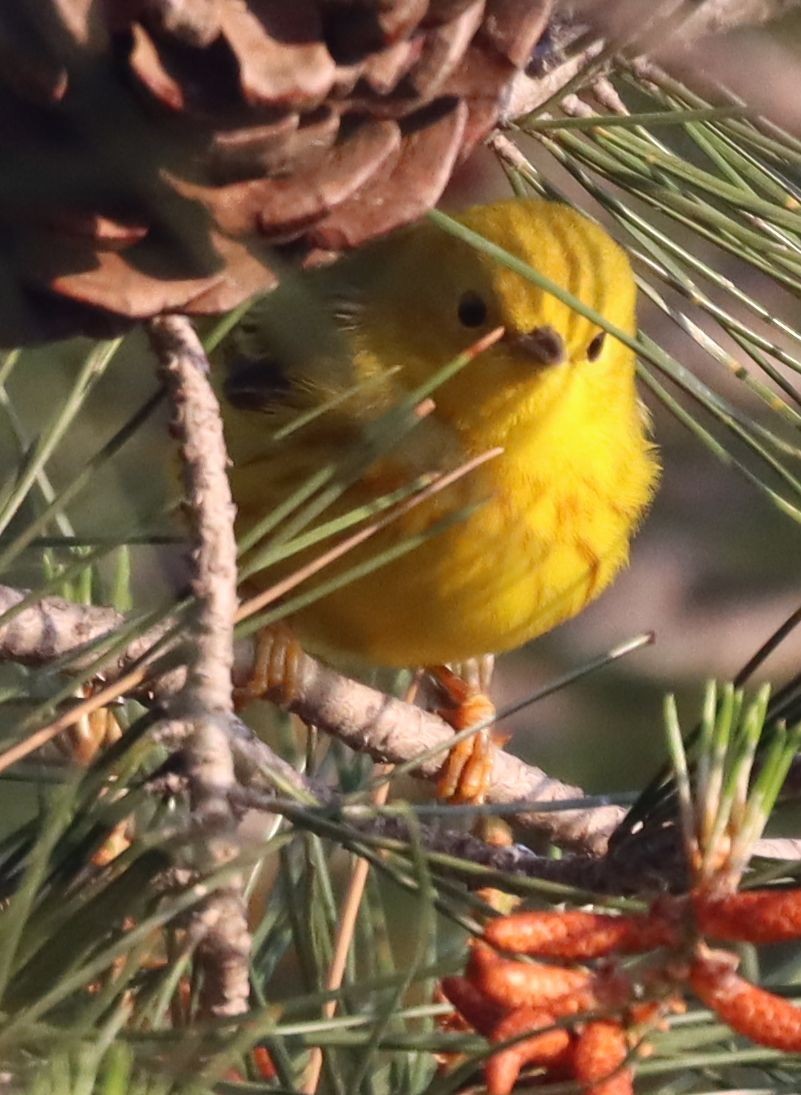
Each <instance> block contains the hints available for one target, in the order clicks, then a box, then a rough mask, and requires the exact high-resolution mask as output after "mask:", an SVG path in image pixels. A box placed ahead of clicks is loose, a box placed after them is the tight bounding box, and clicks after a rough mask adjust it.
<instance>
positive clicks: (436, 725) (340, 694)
mask: <svg viewBox="0 0 801 1095" xmlns="http://www.w3.org/2000/svg"><path fill="white" fill-rule="evenodd" d="M22 595H24V594H23V593H21V592H20V591H16V590H12V589H9V588H8V587H3V586H0V607H2V606H3V605H12V604H14V603H17V601H18V599H19V598H20V597H21V596H22ZM124 622H125V618H124V617H123V616H121V615H120V614H119V613H117V612H114V611H113V610H112V609H105V608H97V607H94V606H87V605H71V604H68V603H67V602H65V601H63V600H61V598H57V597H47V598H43V599H42V600H41V601H39V602H37V604H36V605H34V606H31V607H30V608H27V609H25V610H24V612H23V613H22V614H21V615H19V616H17V617H16V618H15V619H14V620H13V621H12V622H11V623H10V624H9V625H7V626H5V627H4V626H2V625H0V660H15V661H17V660H19V661H24V662H25V663H27V664H29V665H43V664H48V663H49V662H50V661H51V660H54V659H60V658H64V657H65V656H67V655H72V654H75V653H76V652H77V651H78V650H79V649H80V647H81V646H82V645H83V644H85V643H87V642H90V641H92V640H95V639H97V638H98V637H100V636H101V635H105V634H107V633H109V632H111V631H113V629H114V628H115V627H120V626H122V624H123V623H124ZM162 634H163V627H159V628H158V629H157V633H156V636H155V638H159V637H160V636H161V635H162ZM147 638H148V636H142V637H140V638H138V639H137V640H136V641H135V643H133V644H132V648H133V649H135V651H136V654H137V656H138V657H141V656H142V654H143V653H144V651H145V650H147V649H148V643H147ZM128 653H129V651H125V653H124V654H122V655H120V657H119V658H118V659H117V661H116V663H115V664H116V666H117V667H118V668H119V669H120V671H123V670H124V668H125V667H126V666H127V665H130V662H131V659H129V658H128ZM235 653H236V661H235V666H234V681H235V683H237V684H245V683H246V682H247V681H248V680H249V679H250V677H251V674H252V669H253V661H254V654H255V651H254V644H253V642H252V640H244V641H242V642H238V643H237V644H236V650H235ZM106 673H107V675H109V670H107V671H106ZM182 680H183V675H180V674H178V673H177V672H173V673H171V675H170V682H180V681H182ZM161 684H163V682H156V684H155V685H154V683H153V682H152V681H150V682H149V683H148V687H150V688H154V689H155V690H157V691H158V694H159V696H160V697H168V696H169V694H170V689H164V688H162V687H160V685H161ZM273 699H275V700H276V702H279V703H280V702H281V699H282V697H281V696H280V694H279V693H276V695H275V696H274V697H273ZM84 702H85V703H86V702H90V701H84ZM288 709H289V710H291V711H293V712H295V713H296V714H298V715H299V716H300V717H301V718H302V719H304V720H306V721H308V722H310V723H313V724H314V725H316V726H319V727H320V728H321V729H322V730H324V731H325V732H326V733H329V734H331V735H332V736H335V737H337V738H339V739H340V740H341V741H344V742H345V743H346V744H347V745H349V746H350V747H351V748H352V749H354V750H356V751H357V752H367V753H369V754H370V755H371V756H372V757H374V758H375V759H377V760H379V761H382V762H388V763H393V764H403V763H405V762H407V761H410V760H413V759H414V758H415V757H417V756H418V755H419V754H420V753H421V751H422V750H423V749H424V748H429V747H431V746H435V745H442V747H443V753H442V756H444V751H445V748H446V747H447V745H448V744H449V743H450V740H451V738H452V736H453V730H452V728H451V727H450V726H449V725H448V724H447V723H446V722H444V721H443V720H442V719H441V718H440V717H439V716H438V715H435V714H433V713H431V712H426V711H423V710H421V709H420V708H418V707H414V706H412V705H411V704H408V703H404V702H403V701H402V700H397V699H393V698H391V697H389V696H386V695H385V694H384V693H383V692H379V691H378V690H377V689H375V688H370V687H369V686H367V685H364V684H361V683H359V682H358V681H354V680H351V679H349V678H347V677H344V676H343V675H342V674H340V673H338V672H336V671H335V670H333V669H330V668H329V667H327V666H324V665H322V664H321V663H320V662H318V661H316V660H315V659H314V658H311V657H310V656H308V655H303V656H302V657H301V659H300V661H299V665H298V677H297V688H296V691H295V695H294V696H293V698H292V702H291V703H290V704H289V705H288ZM73 710H77V709H71V710H70V711H69V712H66V713H65V714H63V715H60V716H59V720H58V725H59V730H64V729H66V728H67V727H68V726H70V725H72V724H73V722H74V721H75V719H74V718H72V716H73ZM81 710H82V711H83V710H84V708H81ZM76 717H77V716H76ZM259 745H260V743H259V742H258V739H256V738H255V736H254V735H252V734H250V732H249V731H247V729H246V728H245V727H244V726H242V727H241V730H240V732H238V733H236V734H235V735H234V737H233V748H234V752H235V759H236V764H237V770H238V774H239V777H240V779H241V780H243V781H245V782H252V780H253V779H257V778H258V777H257V775H255V774H254V773H257V772H258V770H259V769H260V766H261V765H262V764H263V763H264V755H263V753H262V752H261V751H260V749H259ZM441 763H442V758H441V757H435V758H431V759H430V760H428V761H426V762H425V763H423V764H421V765H420V767H419V768H418V769H416V770H415V773H414V774H415V775H417V776H419V777H420V778H423V779H426V780H429V781H431V780H434V779H436V777H437V775H438V772H439V767H440V765H441ZM248 773H250V775H248ZM580 797H582V791H581V790H580V789H579V788H577V787H572V786H570V785H568V784H564V783H561V782H559V781H558V780H555V779H552V778H550V777H549V776H547V775H546V774H545V773H544V772H543V771H541V770H540V769H539V768H536V767H534V766H532V765H528V764H525V763H524V762H523V761H521V760H519V759H517V758H516V757H513V756H511V755H510V754H508V753H505V752H503V751H502V750H496V751H495V754H494V764H493V768H492V773H491V776H490V786H489V790H488V793H487V801H488V802H490V803H509V802H519V801H522V800H524V799H530V800H531V801H532V802H555V801H559V800H564V799H574V798H580ZM621 817H622V810H621V809H620V808H619V807H616V806H609V807H605V808H604V809H600V810H592V811H588V812H586V813H585V812H584V811H559V812H555V813H542V812H540V813H538V812H537V811H536V810H534V811H532V813H531V814H527V815H525V816H523V817H521V818H519V819H518V820H519V823H520V824H521V825H524V826H527V827H529V828H533V829H535V830H537V831H538V832H543V833H545V834H546V835H547V836H548V838H549V839H551V840H553V841H554V842H555V843H557V844H564V845H566V846H569V847H573V848H576V849H583V850H587V851H591V852H593V853H594V854H600V853H601V852H602V851H603V849H604V848H605V846H606V841H607V839H608V837H609V835H610V833H611V832H612V831H613V829H614V828H615V826H616V825H617V824H618V822H619V820H620V818H621Z"/></svg>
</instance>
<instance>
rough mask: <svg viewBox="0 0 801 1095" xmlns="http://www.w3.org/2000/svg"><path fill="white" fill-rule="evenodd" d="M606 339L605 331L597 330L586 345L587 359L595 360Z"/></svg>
mask: <svg viewBox="0 0 801 1095" xmlns="http://www.w3.org/2000/svg"><path fill="white" fill-rule="evenodd" d="M605 341H606V331H599V332H598V334H597V335H596V336H595V338H593V339H592V341H591V342H590V344H589V346H588V347H587V361H597V360H598V358H599V357H600V356H601V350H603V348H604V342H605Z"/></svg>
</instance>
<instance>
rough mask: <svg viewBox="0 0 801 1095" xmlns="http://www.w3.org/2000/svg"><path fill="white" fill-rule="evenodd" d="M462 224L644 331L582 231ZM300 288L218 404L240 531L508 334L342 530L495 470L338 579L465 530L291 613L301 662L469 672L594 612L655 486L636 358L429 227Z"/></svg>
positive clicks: (410, 438) (399, 528)
mask: <svg viewBox="0 0 801 1095" xmlns="http://www.w3.org/2000/svg"><path fill="white" fill-rule="evenodd" d="M458 219H459V220H460V221H461V223H462V224H464V225H466V226H467V227H468V228H470V229H473V230H474V231H476V232H478V233H480V234H481V235H483V236H485V237H486V238H487V239H489V240H491V241H493V242H494V243H497V244H499V245H500V246H501V247H503V248H505V249H506V250H507V251H509V252H511V253H512V254H513V255H515V256H518V257H519V258H520V259H522V260H523V261H525V262H526V263H528V264H530V265H531V266H534V267H535V268H537V269H538V270H539V271H541V272H542V273H543V274H545V275H547V277H549V278H551V279H552V280H553V281H554V282H556V283H558V284H559V285H560V286H562V287H564V288H565V289H566V290H568V291H569V292H571V293H572V294H574V295H575V296H576V297H578V298H579V299H580V300H581V301H582V302H583V303H585V304H586V305H588V306H590V307H592V308H593V309H595V310H596V311H597V312H599V313H600V314H602V315H603V316H604V317H605V318H607V319H608V320H609V321H610V322H611V323H612V324H615V325H616V326H617V327H618V328H621V329H623V330H624V331H627V332H633V331H634V328H635V285H634V280H633V277H632V273H631V269H630V267H629V263H628V260H627V259H626V256H625V254H624V253H623V251H622V250H621V249H620V248H619V247H618V246H617V245H616V244H615V243H614V242H613V241H612V240H611V239H610V238H609V236H607V234H606V233H605V232H604V231H603V230H602V229H601V228H599V227H597V226H596V225H594V224H593V223H591V222H590V221H589V220H587V219H586V218H585V217H583V216H581V215H580V214H579V213H577V212H575V211H574V210H572V209H570V208H568V207H567V206H564V205H560V204H556V203H550V202H544V201H535V200H510V201H503V202H498V203H496V204H493V205H484V206H477V207H475V208H473V209H470V210H468V211H467V212H466V213H464V214H462V215H461V216H460V217H459V218H458ZM303 285H304V286H305V287H308V290H309V291H308V293H306V292H305V290H304V292H302V293H299V292H298V290H297V286H296V285H293V284H291V283H290V284H289V285H285V286H282V287H281V288H279V289H277V290H276V291H275V292H274V293H272V294H270V295H269V296H267V297H265V299H264V300H263V302H261V303H260V304H259V305H257V306H256V307H255V308H254V310H253V311H252V312H251V313H250V315H249V316H248V318H247V320H246V322H245V324H243V327H242V331H241V333H240V336H239V349H240V354H239V356H238V357H237V358H236V360H234V361H233V362H232V364H231V365H230V368H229V371H228V373H227V376H226V377H225V379H224V381H223V383H222V385H221V386H222V390H223V394H224V404H225V418H226V430H227V434H228V439H229V445H230V452H231V457H232V460H233V464H234V467H233V469H232V475H231V478H232V486H233V493H234V498H235V500H236V503H237V506H238V510H239V523H240V528H241V529H242V530H245V529H247V528H249V527H251V526H252V525H253V524H254V523H255V522H256V521H257V520H258V519H260V518H261V517H263V515H264V514H265V513H266V512H268V511H269V510H270V509H271V508H272V507H274V506H276V505H277V504H279V503H280V501H281V500H282V499H284V498H286V497H287V495H288V494H289V492H291V491H292V490H293V489H296V488H297V487H298V486H299V485H300V484H301V483H302V482H303V481H304V480H305V479H306V478H307V477H308V476H309V475H311V474H312V473H313V472H314V470H315V469H316V468H319V467H321V466H323V465H325V464H328V463H330V461H331V459H332V458H334V457H337V456H339V455H341V454H342V453H343V452H345V451H347V449H348V447H349V446H351V445H353V444H355V443H358V441H359V439H360V438H363V436H364V430H365V428H366V427H368V426H369V423H370V422H371V421H373V420H374V419H375V418H376V417H377V416H378V415H380V414H381V413H382V412H384V411H385V410H386V409H387V408H389V407H390V406H392V405H394V404H396V403H397V402H398V401H399V400H400V399H402V398H403V396H404V395H408V393H409V392H410V391H412V390H415V389H416V388H417V387H418V386H419V385H421V384H422V383H424V382H425V381H426V380H427V379H428V378H430V377H431V376H432V374H433V373H434V372H435V371H436V370H437V369H438V368H439V367H440V366H442V365H443V364H445V363H447V362H448V361H449V360H451V359H453V358H454V357H455V356H456V355H458V354H459V353H460V352H461V351H463V350H465V349H466V348H467V347H468V346H469V345H471V344H472V343H474V342H475V341H476V340H477V339H478V338H479V337H480V336H481V335H482V334H484V333H488V332H490V331H491V330H492V329H494V328H497V327H503V328H504V334H503V337H502V338H501V339H500V340H499V341H498V342H497V343H495V344H494V345H493V346H492V347H491V348H490V349H488V350H487V351H485V352H484V353H482V354H480V355H479V356H478V357H476V359H475V360H473V361H471V362H470V363H469V364H468V365H467V366H466V367H465V368H463V369H462V370H461V371H460V372H458V373H457V374H456V375H454V376H452V377H451V379H449V380H448V381H447V382H445V383H444V384H442V385H441V386H440V387H438V388H437V389H436V390H435V391H434V393H433V399H434V404H435V406H434V409H433V411H432V412H431V413H429V414H428V415H427V416H426V417H425V418H424V420H422V421H421V422H420V423H419V424H418V425H417V426H416V427H415V428H414V429H413V430H411V432H410V433H408V434H407V435H406V436H405V437H404V439H403V440H402V441H401V443H400V444H399V445H398V446H397V447H396V448H394V449H393V450H392V451H391V452H390V453H389V455H388V456H383V457H381V458H380V459H379V460H378V461H376V462H375V463H374V464H373V465H372V466H371V467H370V468H369V469H368V470H367V472H366V473H365V474H364V475H363V476H362V477H361V478H360V479H359V481H358V482H356V483H355V484H354V485H352V486H350V487H348V489H347V490H346V491H345V493H344V495H343V497H342V498H341V499H340V500H339V501H338V503H337V505H336V507H335V510H334V511H333V512H335V513H341V512H344V511H345V510H347V509H351V508H352V507H354V506H357V505H361V504H363V503H365V502H367V501H368V500H370V499H375V498H376V497H378V496H380V495H381V494H383V493H386V492H387V491H391V490H394V489H395V488H398V487H400V486H402V485H403V484H407V483H409V482H411V481H412V480H414V479H415V477H417V476H419V475H420V474H421V473H425V472H432V471H434V472H436V471H441V470H444V469H451V468H454V467H457V466H458V465H460V464H461V463H463V462H464V461H465V460H468V459H469V458H471V457H473V456H476V455H478V454H481V453H483V452H486V451H487V450H490V449H493V448H495V447H500V448H501V449H502V452H501V454H500V455H497V456H496V457H495V458H494V459H491V460H489V461H488V462H486V463H484V464H482V465H481V466H480V467H479V468H477V469H476V470H475V471H474V472H473V473H472V474H470V475H468V476H466V477H464V478H463V479H461V480H459V481H458V482H456V483H454V484H452V485H451V486H450V487H448V488H447V489H446V490H445V491H443V492H442V493H441V494H439V495H437V496H435V497H432V498H430V499H427V500H426V501H425V502H423V503H422V504H421V505H419V506H418V507H417V508H414V509H411V510H409V511H408V512H406V513H405V514H404V515H403V516H402V517H401V518H400V519H399V520H398V521H396V522H395V523H394V524H391V525H389V526H388V527H387V528H385V529H383V530H382V531H381V532H380V533H379V534H378V535H377V536H376V537H375V538H374V539H372V540H371V541H369V542H368V543H365V544H364V546H363V547H361V548H359V549H357V551H356V552H354V553H352V554H349V555H348V556H347V557H346V558H344V559H343V560H342V561H341V562H340V563H338V564H336V565H337V567H339V568H341V569H344V568H345V567H351V566H353V565H354V564H355V563H357V562H359V561H360V560H361V559H363V558H364V559H366V558H368V557H370V556H371V555H374V554H375V553H377V552H380V551H383V550H386V549H387V548H388V547H392V546H394V545H397V544H398V543H400V541H402V540H403V539H405V538H407V537H409V536H414V535H417V534H419V533H421V532H424V531H425V530H426V529H428V528H430V527H431V526H432V525H433V524H435V523H436V522H438V521H441V520H442V518H443V517H444V515H446V514H453V513H454V512H455V511H462V510H465V511H467V515H466V516H465V518H464V520H462V521H460V522H456V523H455V524H453V525H451V526H450V527H448V528H446V530H445V531H443V532H440V533H438V534H437V535H434V536H432V537H431V538H430V539H428V540H425V541H424V542H423V543H422V544H421V545H420V546H418V547H417V548H416V549H414V550H412V551H410V552H408V553H406V554H404V555H401V556H400V557H398V558H395V559H394V560H393V561H391V562H390V563H388V564H387V565H386V566H384V567H382V568H381V569H378V570H375V571H374V572H372V573H370V574H367V575H366V576H363V577H360V578H359V579H357V580H356V581H354V582H352V583H351V584H349V585H347V586H345V587H343V588H342V589H340V590H338V591H337V592H334V593H330V594H328V595H326V596H325V597H324V598H323V599H322V600H320V601H318V602H317V603H315V604H313V605H311V606H309V607H307V608H306V609H303V610H301V611H299V612H298V613H297V615H296V616H295V617H293V621H292V623H293V629H294V630H295V631H296V633H297V635H298V638H299V639H300V640H301V642H302V643H303V644H304V645H305V646H307V647H308V648H309V649H311V650H313V651H318V652H321V653H323V654H328V655H329V656H330V655H332V654H333V655H334V656H337V657H339V658H342V657H343V656H344V657H346V658H348V659H350V660H353V659H355V660H359V661H363V662H367V663H371V664H376V665H389V666H401V665H434V664H439V663H444V662H453V661H464V660H467V659H469V658H473V657H477V656H479V655H483V654H486V653H491V652H495V653H497V652H499V651H503V650H508V649H511V648H514V647H517V646H520V645H521V644H522V643H524V642H526V641H527V640H529V639H531V638H534V637H535V636H537V635H539V634H541V633H542V632H544V631H547V630H549V629H550V628H552V627H554V626H555V625H556V624H558V623H560V622H561V621H563V620H565V619H567V618H569V617H570V616H573V615H574V614H575V613H577V612H579V611H580V610H581V609H582V608H583V607H584V606H585V605H586V604H587V603H588V602H589V601H590V600H592V599H593V598H594V597H595V596H597V594H598V593H600V592H601V590H602V589H603V588H604V587H605V586H606V585H607V583H608V582H609V581H610V579H611V578H612V577H613V575H614V574H615V572H616V571H617V570H619V568H620V567H621V566H622V565H623V564H624V563H625V562H626V559H627V556H628V543H629V538H630V536H631V534H632V532H633V530H634V529H635V527H636V525H637V523H638V522H639V520H640V518H641V516H642V514H643V511H644V509H645V507H646V505H647V503H648V501H649V499H650V496H651V494H652V491H653V489H654V485H655V481H656V478H657V474H658V466H657V462H656V458H655V455H654V452H653V448H652V446H651V445H650V443H649V441H648V440H647V436H646V429H645V423H644V416H643V412H642V409H641V407H640V406H639V404H638V401H637V396H636V393H635V386H634V355H633V353H632V352H631V350H629V349H628V348H627V347H625V346H624V345H622V343H620V342H619V341H618V340H617V339H615V338H614V337H612V336H610V335H607V334H605V332H604V331H603V330H602V329H601V328H599V327H598V326H596V325H594V324H592V323H591V322H590V321H589V320H587V319H585V318H584V317H582V316H581V315H579V314H577V313H576V312H575V311H573V310H572V309H571V308H569V307H568V306H566V305H565V304H563V303H560V301H558V300H557V299H556V298H555V297H554V296H552V295H551V294H549V293H546V292H544V291H543V290H541V289H540V288H538V287H537V286H536V285H534V284H532V282H531V281H529V280H527V279H526V278H524V277H522V276H521V275H520V274H517V273H514V272H513V271H511V270H510V269H508V268H507V267H505V266H503V265H501V264H500V263H499V262H498V261H497V260H495V259H493V258H491V257H488V256H487V255H486V254H485V253H482V252H481V251H479V250H477V249H475V248H474V247H472V246H470V245H469V244H467V243H465V242H462V241H460V240H458V239H456V238H454V237H453V236H451V235H449V234H447V233H446V232H444V231H443V230H442V229H441V228H439V227H438V226H436V225H434V224H431V223H428V222H427V223H422V224H420V225H418V226H417V227H415V228H412V229H411V230H408V231H406V232H403V233H401V234H399V235H396V236H394V237H390V238H389V239H387V240H385V241H383V242H381V243H380V244H378V245H376V246H373V247H372V248H370V249H369V250H367V251H366V252H364V253H359V254H358V255H356V256H354V257H353V259H351V260H349V261H348V262H345V263H340V264H339V265H338V266H336V267H335V268H333V269H330V270H325V271H319V272H316V273H313V274H309V275H305V276H304V278H303ZM310 301H312V302H314V304H313V306H311V307H310ZM345 393H350V394H347V395H345ZM341 396H344V398H341V399H338V397H341ZM332 401H333V405H332V406H329V407H327V409H326V410H325V411H324V413H321V414H319V415H318V416H317V417H314V416H313V415H311V419H312V420H311V421H307V422H306V423H305V424H304V425H303V426H302V427H301V428H299V429H297V430H295V431H292V432H290V433H289V434H287V435H286V436H284V437H283V438H279V439H277V440H273V434H274V433H275V432H276V430H279V429H280V428H281V427H284V426H286V424H287V423H289V422H291V421H292V420H293V418H296V417H297V416H298V415H303V416H308V415H309V412H313V411H314V410H315V409H318V408H320V407H322V405H323V404H326V405H327V404H329V403H331V402H332ZM328 515H329V516H330V515H331V511H329V513H328ZM330 573H331V572H330V571H327V572H326V573H325V575H324V577H325V579H326V580H327V579H328V578H329V577H330ZM274 578H275V572H274V571H271V572H270V576H269V580H270V581H273V580H274ZM257 579H258V576H257ZM265 580H267V579H265Z"/></svg>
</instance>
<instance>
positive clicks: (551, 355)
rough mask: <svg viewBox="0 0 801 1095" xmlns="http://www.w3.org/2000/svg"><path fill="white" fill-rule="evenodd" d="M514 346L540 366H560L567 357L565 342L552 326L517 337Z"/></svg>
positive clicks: (534, 329) (534, 328)
mask: <svg viewBox="0 0 801 1095" xmlns="http://www.w3.org/2000/svg"><path fill="white" fill-rule="evenodd" d="M514 344H515V346H516V347H517V348H518V349H520V350H522V351H524V353H526V354H528V356H529V357H530V358H531V359H532V360H533V361H536V362H537V363H538V364H539V365H559V364H560V363H561V362H562V361H564V360H565V359H566V357H567V347H566V346H565V340H564V339H563V338H562V336H561V335H560V334H559V332H558V331H557V330H556V329H555V328H554V327H551V326H550V325H546V326H543V327H532V329H531V330H530V331H526V332H525V334H518V335H515V336H514Z"/></svg>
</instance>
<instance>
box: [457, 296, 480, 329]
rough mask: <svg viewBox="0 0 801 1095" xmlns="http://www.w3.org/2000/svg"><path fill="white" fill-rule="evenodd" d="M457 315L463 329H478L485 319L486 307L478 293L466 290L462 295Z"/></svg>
mask: <svg viewBox="0 0 801 1095" xmlns="http://www.w3.org/2000/svg"><path fill="white" fill-rule="evenodd" d="M457 314H458V316H459V322H460V323H463V324H464V326H465V327H480V326H481V324H482V323H484V321H485V320H486V318H487V305H486V304H485V303H484V300H483V299H482V297H481V296H480V294H479V293H476V292H474V290H472V289H468V290H467V292H466V293H462V296H461V299H460V301H459V308H458V313H457Z"/></svg>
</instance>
